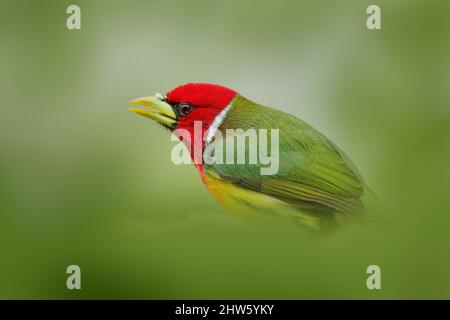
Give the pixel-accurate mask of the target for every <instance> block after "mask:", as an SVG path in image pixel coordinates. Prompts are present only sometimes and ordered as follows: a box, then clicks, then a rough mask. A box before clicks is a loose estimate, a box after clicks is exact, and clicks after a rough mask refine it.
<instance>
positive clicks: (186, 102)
mask: <svg viewBox="0 0 450 320" xmlns="http://www.w3.org/2000/svg"><path fill="white" fill-rule="evenodd" d="M131 103H132V104H135V105H139V107H130V108H129V109H130V110H131V111H133V112H135V113H137V114H139V115H141V116H144V117H147V118H150V119H152V120H154V121H156V122H157V123H159V124H160V125H162V126H163V127H165V128H167V129H169V131H171V132H173V133H176V132H179V131H183V132H185V133H186V132H187V133H188V135H183V136H182V137H181V136H180V135H178V137H179V138H180V140H182V143H183V144H184V145H185V146H186V147H187V148H186V149H187V150H188V152H189V155H190V157H191V158H192V159H197V161H194V165H195V167H196V168H197V170H198V172H199V174H200V177H201V180H202V181H203V183H204V184H205V186H206V188H207V190H208V191H209V192H210V193H211V194H212V195H213V197H214V198H215V199H216V200H217V201H218V202H219V203H220V204H221V205H222V206H223V207H225V208H226V209H228V210H229V211H231V212H233V213H236V214H238V215H241V216H254V217H271V218H272V217H274V218H276V219H278V218H280V219H281V220H283V221H289V222H292V223H294V224H295V225H298V226H300V227H301V228H302V229H304V230H307V231H312V232H331V231H333V230H336V229H339V227H340V226H343V225H348V224H351V223H352V222H354V223H357V224H360V223H362V222H365V221H369V220H371V218H370V217H371V213H370V212H371V211H372V210H373V208H374V207H376V202H377V201H378V199H377V196H376V195H375V193H374V192H373V191H372V190H371V189H370V188H369V187H368V186H367V184H366V183H365V181H364V179H363V177H362V175H361V174H360V172H359V171H358V169H357V167H356V166H355V165H354V164H353V162H352V161H351V160H350V159H349V158H348V157H347V156H346V154H345V153H344V152H343V151H342V150H341V149H340V148H338V147H337V146H336V145H335V144H334V143H333V142H332V141H331V140H330V139H328V138H327V137H326V136H325V135H323V134H322V133H320V132H319V131H318V130H316V129H315V128H314V127H312V126H311V125H309V124H308V123H306V122H305V121H303V120H301V119H299V118H297V117H295V116H293V115H291V114H288V113H285V112H283V111H280V110H277V109H274V108H271V107H267V106H264V105H262V104H259V103H256V102H253V101H251V100H250V99H248V98H246V97H244V96H243V95H241V94H240V93H238V92H237V91H235V90H233V89H230V88H227V87H224V86H221V85H218V84H210V83H187V84H183V85H180V86H178V87H176V88H174V89H173V90H171V91H169V92H168V93H167V94H166V95H162V94H160V93H158V94H155V95H154V96H146V97H142V98H137V99H134V100H132V101H131ZM196 123H200V125H197V129H198V130H200V131H201V135H199V137H200V140H201V141H200V143H197V144H196V145H195V143H193V140H194V139H193V138H192V137H193V136H195V134H196V133H195V130H196V128H195V127H196ZM230 129H233V130H236V129H242V131H244V132H246V131H247V130H251V129H254V130H261V129H266V130H274V129H276V130H278V139H279V144H278V170H277V171H276V173H274V174H261V172H262V171H261V169H262V168H263V167H264V164H263V163H262V162H261V161H257V162H256V163H252V164H246V163H236V161H234V162H232V161H230V162H232V163H228V162H226V163H225V162H223V161H222V162H221V161H217V162H216V163H215V162H214V161H205V156H206V155H205V152H206V150H207V149H208V148H209V147H210V146H211V145H212V144H213V143H216V144H217V143H218V142H219V141H220V140H222V142H225V140H224V136H226V135H225V132H226V131H227V130H230ZM218 133H221V135H219V134H218ZM175 135H176V136H177V134H175ZM190 137H191V138H190ZM218 137H219V138H218ZM196 146H198V147H197V148H196ZM245 147H246V144H245V143H244V144H243V145H242V144H241V145H240V146H239V145H235V146H234V148H245ZM216 151H217V150H216ZM235 151H236V152H237V153H239V151H241V152H244V154H245V155H247V156H248V150H235ZM198 160H200V161H198Z"/></svg>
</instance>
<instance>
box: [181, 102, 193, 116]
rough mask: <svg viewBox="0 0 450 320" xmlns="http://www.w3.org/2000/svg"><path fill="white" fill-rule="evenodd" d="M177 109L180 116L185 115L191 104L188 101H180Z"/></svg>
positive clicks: (189, 110)
mask: <svg viewBox="0 0 450 320" xmlns="http://www.w3.org/2000/svg"><path fill="white" fill-rule="evenodd" d="M178 111H179V112H180V114H181V115H182V116H187V115H188V114H189V113H191V112H192V106H191V105H190V104H189V103H186V102H182V103H180V104H179V105H178Z"/></svg>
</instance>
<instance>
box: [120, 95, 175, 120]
mask: <svg viewBox="0 0 450 320" xmlns="http://www.w3.org/2000/svg"><path fill="white" fill-rule="evenodd" d="M131 103H132V104H138V105H141V106H144V107H146V108H134V107H131V108H128V109H129V110H131V111H133V112H135V113H137V114H139V115H141V116H144V117H147V118H150V119H152V120H155V121H156V122H159V123H161V124H163V125H165V126H166V127H169V128H172V129H173V128H175V127H176V125H177V124H178V121H177V116H176V115H175V112H174V111H173V109H172V106H171V105H170V104H168V103H167V102H165V101H163V100H162V97H161V95H159V94H157V95H154V96H151V97H144V98H138V99H134V100H132V101H131Z"/></svg>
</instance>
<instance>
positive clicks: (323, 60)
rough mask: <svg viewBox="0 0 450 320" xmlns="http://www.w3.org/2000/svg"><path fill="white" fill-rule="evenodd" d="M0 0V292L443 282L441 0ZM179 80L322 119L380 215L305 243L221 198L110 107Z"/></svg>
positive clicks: (239, 292) (63, 294) (446, 258)
mask: <svg viewBox="0 0 450 320" xmlns="http://www.w3.org/2000/svg"><path fill="white" fill-rule="evenodd" d="M0 3H1V5H0V41H1V42H0V43H1V47H0V48H1V50H0V67H1V68H0V70H1V72H0V88H1V98H2V102H1V107H0V148H1V153H0V259H1V260H0V298H62V299H78V298H146V299H147V298H150V299H156V298H164V299H172V298H193V299H194V298H237V299H239V298H255V299H261V298H267V299H278V298H279V299H282V298H285V299H299V298H327V299H328V298H338V299H344V298H370V299H372V298H374V299H376V298H388V299H390V298H406V299H408V298H450V250H449V245H450V233H449V231H450V230H449V229H450V192H449V191H450V143H449V141H450V88H449V83H450V72H449V71H450V26H449V16H450V4H449V3H448V2H446V1H412V0H410V1H400V0H399V1H387V0H386V1H381V0H377V1H370V2H369V1H361V0H359V1H324V0H320V1H319V0H314V1H294V0H290V1H281V0H279V1H261V0H251V1H248V0H245V1H243V0H228V1H206V0H205V1H168V0H161V1H138V0H129V1H106V0H95V1H75V0H74V1H61V0H58V1H31V0H30V1H22V0H15V1H12V0H11V1H6V0H1V2H0ZM70 4H78V5H79V6H80V7H81V11H82V29H81V30H74V31H69V30H67V28H66V18H67V16H68V15H67V14H66V8H67V6H68V5H70ZM369 4H377V5H379V6H380V7H381V10H382V28H383V29H382V30H379V31H369V30H368V29H367V28H366V18H367V16H368V15H367V14H366V8H367V6H368V5H369ZM191 81H193V82H212V83H219V84H222V85H225V86H229V87H231V88H233V89H236V90H238V91H239V92H240V93H241V94H243V95H245V96H246V97H248V98H250V99H252V100H254V101H257V102H260V103H263V104H266V105H269V106H273V107H277V108H279V109H281V110H285V111H287V112H290V113H292V114H294V115H296V116H298V117H300V118H302V119H304V120H306V121H307V122H309V123H311V124H312V125H314V126H315V127H316V128H318V129H319V130H320V131H322V132H323V133H325V134H326V135H327V136H329V137H330V138H331V139H332V140H333V141H334V142H335V143H336V144H338V145H339V146H340V147H341V148H342V149H343V150H345V151H346V153H347V154H348V155H349V157H350V158H352V159H353V161H354V162H355V163H356V164H357V166H358V167H359V169H360V170H361V172H362V173H363V175H364V177H365V179H366V181H367V183H368V184H369V185H370V186H371V187H372V189H373V190H374V191H375V192H376V193H377V194H378V195H379V196H380V198H382V199H383V201H384V202H385V203H386V204H387V205H388V206H389V207H390V208H391V212H390V213H389V214H386V216H384V217H383V218H385V219H386V221H387V222H388V226H387V227H385V228H349V229H346V230H343V231H342V232H340V233H338V234H336V235H335V236H333V237H329V238H326V239H324V240H321V241H311V240H309V239H305V238H304V237H303V236H302V235H301V234H300V233H299V230H297V229H296V228H294V227H287V226H284V227H281V226H272V225H268V224H263V223H256V222H251V221H242V220H239V219H237V218H235V217H233V216H231V215H229V214H228V213H227V212H225V211H224V210H223V209H222V208H221V207H220V206H219V205H218V204H217V203H216V202H215V201H214V200H213V198H212V197H211V196H210V195H209V194H208V192H207V191H206V189H205V187H204V186H203V185H202V183H201V181H200V178H199V177H198V173H197V172H196V170H195V169H194V168H193V167H191V166H186V165H182V166H175V165H174V164H172V162H171V160H170V150H171V148H172V146H173V145H174V144H175V142H172V141H170V136H169V134H168V133H167V132H166V131H165V130H163V129H161V128H160V127H159V126H157V125H155V124H154V123H153V122H152V121H149V120H145V119H143V118H139V117H137V116H136V115H134V114H132V113H131V112H129V111H128V110H127V107H128V106H129V103H128V102H129V101H130V100H131V99H132V98H136V97H139V96H144V95H150V94H154V93H155V92H157V91H159V92H163V93H164V92H167V91H169V90H170V89H172V88H173V87H175V86H178V85H180V84H183V83H186V82H191ZM70 264H77V265H79V266H80V267H81V270H82V280H81V283H82V290H80V291H76V290H74V291H69V290H67V288H66V277H67V275H66V273H65V270H66V267H67V266H68V265H70ZM370 264H377V265H379V266H380V267H381V270H382V290H373V291H370V290H368V289H367V288H366V278H367V275H366V268H367V266H368V265H370Z"/></svg>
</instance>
